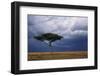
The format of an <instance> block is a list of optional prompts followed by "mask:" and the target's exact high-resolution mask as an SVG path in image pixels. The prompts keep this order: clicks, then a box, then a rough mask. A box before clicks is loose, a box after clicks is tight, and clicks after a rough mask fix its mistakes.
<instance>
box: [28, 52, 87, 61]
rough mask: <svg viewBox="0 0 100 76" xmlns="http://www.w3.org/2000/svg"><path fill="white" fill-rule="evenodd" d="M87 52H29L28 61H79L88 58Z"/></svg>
mask: <svg viewBox="0 0 100 76" xmlns="http://www.w3.org/2000/svg"><path fill="white" fill-rule="evenodd" d="M87 57H88V53H87V51H77V52H76V51H75V52H29V53H28V60H29V61H32V60H56V59H79V58H87Z"/></svg>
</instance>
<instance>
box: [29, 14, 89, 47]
mask: <svg viewBox="0 0 100 76" xmlns="http://www.w3.org/2000/svg"><path fill="white" fill-rule="evenodd" d="M87 32H88V18H87V17H79V16H74V17H73V16H42V15H38V16H36V15H28V38H29V39H30V40H31V39H32V38H33V36H38V35H41V34H44V33H55V34H58V35H61V36H63V37H64V39H66V40H69V39H73V40H75V39H76V40H77V39H79V38H81V41H80V42H79V43H80V44H83V45H87V44H86V42H87V40H86V39H87V34H88V33H87ZM83 37H84V38H85V39H84V41H83V42H85V44H84V43H82V39H83ZM73 40H72V41H73ZM29 42H32V41H29ZM62 42H63V41H62ZM62 42H60V43H62ZM69 43H70V42H69ZM55 44H56V45H57V42H56V43H55ZM29 45H31V46H32V45H34V44H31V43H29ZM83 45H82V46H83ZM63 46H64V45H63ZM65 46H66V45H65ZM69 46H71V45H69ZM85 49H86V47H85Z"/></svg>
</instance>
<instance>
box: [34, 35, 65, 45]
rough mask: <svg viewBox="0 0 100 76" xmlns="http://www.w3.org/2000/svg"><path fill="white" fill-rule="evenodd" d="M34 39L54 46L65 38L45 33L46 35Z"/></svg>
mask: <svg viewBox="0 0 100 76" xmlns="http://www.w3.org/2000/svg"><path fill="white" fill-rule="evenodd" d="M34 38H35V39H37V40H40V41H45V40H47V41H48V42H49V46H52V42H54V41H56V40H60V39H61V38H63V37H62V36H59V35H57V34H53V33H45V34H41V35H39V36H35V37H34Z"/></svg>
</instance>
